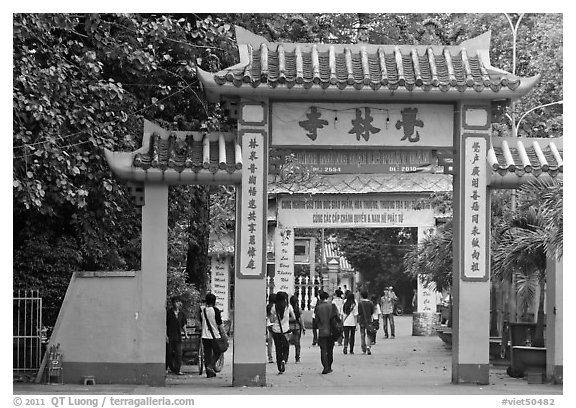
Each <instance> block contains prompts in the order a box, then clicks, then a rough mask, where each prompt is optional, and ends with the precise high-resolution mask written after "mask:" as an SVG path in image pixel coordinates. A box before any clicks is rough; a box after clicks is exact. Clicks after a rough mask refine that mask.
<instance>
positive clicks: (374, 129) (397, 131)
mask: <svg viewBox="0 0 576 408" xmlns="http://www.w3.org/2000/svg"><path fill="white" fill-rule="evenodd" d="M271 111H272V114H271V121H272V129H273V130H272V145H274V146H314V147H330V148H333V147H350V146H353V147H369V146H391V147H402V148H406V147H412V148H415V147H418V148H439V147H451V146H452V138H453V131H454V125H453V123H454V119H453V114H454V108H453V106H452V105H451V104H377V103H366V104H358V103H354V104H342V103H316V104H311V103H303V102H302V103H300V102H282V103H281V102H277V103H273V104H272V110H271Z"/></svg>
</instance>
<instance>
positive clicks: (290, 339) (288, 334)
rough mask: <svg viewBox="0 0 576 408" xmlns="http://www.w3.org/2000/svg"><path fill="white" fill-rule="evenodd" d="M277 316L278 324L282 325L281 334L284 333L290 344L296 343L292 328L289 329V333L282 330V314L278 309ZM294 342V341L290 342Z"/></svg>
mask: <svg viewBox="0 0 576 408" xmlns="http://www.w3.org/2000/svg"><path fill="white" fill-rule="evenodd" d="M276 317H277V318H278V326H280V334H283V335H284V338H285V339H286V341H287V342H288V344H289V345H290V344H294V336H293V334H292V330H288V333H284V331H283V330H282V319H280V315H279V314H278V310H276ZM290 342H292V343H290Z"/></svg>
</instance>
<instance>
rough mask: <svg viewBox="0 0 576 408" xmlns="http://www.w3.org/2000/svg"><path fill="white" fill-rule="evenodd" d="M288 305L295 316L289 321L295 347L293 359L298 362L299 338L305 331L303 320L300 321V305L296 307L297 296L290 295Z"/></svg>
mask: <svg viewBox="0 0 576 408" xmlns="http://www.w3.org/2000/svg"><path fill="white" fill-rule="evenodd" d="M290 306H292V309H293V310H294V316H295V317H296V319H295V320H291V321H290V333H292V340H293V343H294V349H295V352H296V354H295V360H296V362H297V363H299V362H300V349H301V346H300V338H301V337H302V335H303V334H304V333H306V329H304V322H302V311H301V310H300V307H298V298H297V297H296V296H295V295H292V296H290Z"/></svg>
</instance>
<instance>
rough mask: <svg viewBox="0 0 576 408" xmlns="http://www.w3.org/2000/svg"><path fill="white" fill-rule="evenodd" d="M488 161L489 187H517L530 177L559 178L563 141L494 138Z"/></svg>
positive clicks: (552, 139)
mask: <svg viewBox="0 0 576 408" xmlns="http://www.w3.org/2000/svg"><path fill="white" fill-rule="evenodd" d="M487 159H488V165H489V166H490V167H491V169H492V176H491V179H490V182H489V183H490V186H491V187H495V188H518V187H519V186H520V185H521V184H522V183H524V182H526V181H527V180H528V179H529V178H533V177H542V178H546V177H551V178H561V177H562V174H563V173H564V160H563V138H562V137H558V138H550V139H537V138H519V137H493V138H492V139H491V146H490V149H489V150H488V156H487Z"/></svg>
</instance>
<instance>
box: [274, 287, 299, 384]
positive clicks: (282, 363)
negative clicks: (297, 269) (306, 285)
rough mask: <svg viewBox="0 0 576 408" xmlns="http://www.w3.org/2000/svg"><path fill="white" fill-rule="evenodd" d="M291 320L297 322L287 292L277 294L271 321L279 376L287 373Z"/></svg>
mask: <svg viewBox="0 0 576 408" xmlns="http://www.w3.org/2000/svg"><path fill="white" fill-rule="evenodd" d="M290 319H293V320H296V316H295V315H294V310H293V309H292V306H290V304H288V294H287V293H286V292H278V293H276V301H275V302H274V304H273V305H272V308H271V309H270V321H271V322H272V336H273V337H274V347H275V348H276V365H277V367H278V374H282V373H284V371H286V362H287V361H288V354H289V353H290V345H289V344H288V339H287V338H286V335H287V334H288V332H289V330H290Z"/></svg>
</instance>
